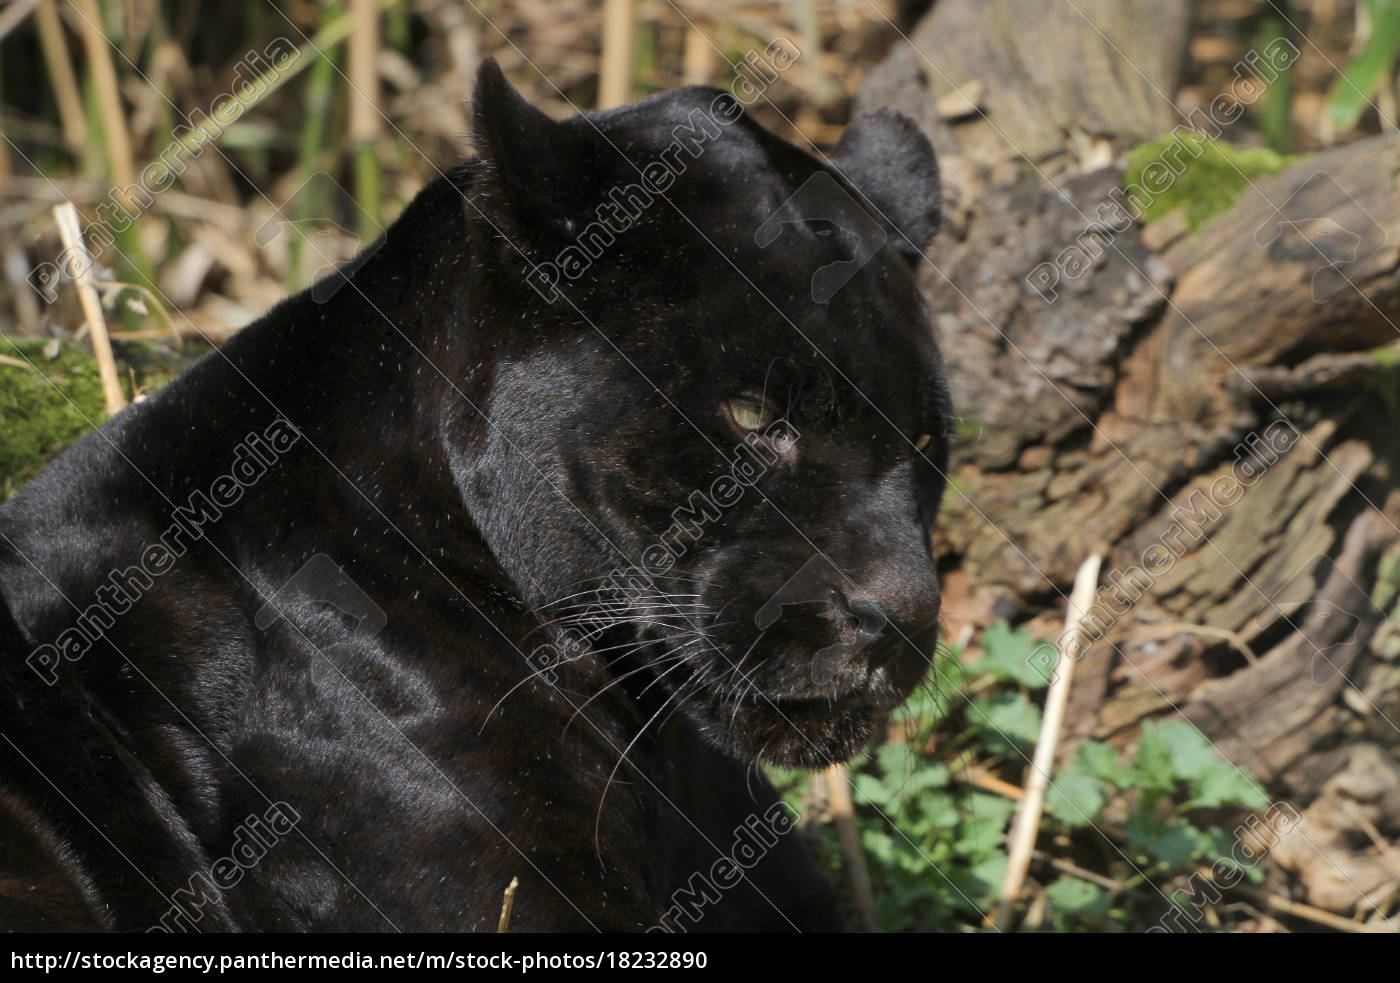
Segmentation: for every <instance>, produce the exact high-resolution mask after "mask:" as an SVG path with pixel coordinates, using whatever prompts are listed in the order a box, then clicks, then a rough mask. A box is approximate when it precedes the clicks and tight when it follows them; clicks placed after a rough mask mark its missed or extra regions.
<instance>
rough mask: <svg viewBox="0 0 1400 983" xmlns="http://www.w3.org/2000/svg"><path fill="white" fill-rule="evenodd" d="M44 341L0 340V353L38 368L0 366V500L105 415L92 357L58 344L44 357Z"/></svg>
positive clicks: (99, 421)
mask: <svg viewBox="0 0 1400 983" xmlns="http://www.w3.org/2000/svg"><path fill="white" fill-rule="evenodd" d="M44 344H45V343H44V342H43V341H41V340H31V339H20V338H3V339H0V354H3V355H7V356H8V357H10V358H16V359H20V360H21V361H24V360H26V359H27V360H28V361H30V362H32V363H34V365H35V366H36V367H37V368H38V371H35V370H34V369H32V368H29V367H27V366H26V367H23V368H21V367H19V366H16V365H11V364H10V363H9V362H5V363H3V364H0V421H3V426H0V500H2V499H6V498H9V497H10V496H11V495H13V494H14V493H15V492H16V491H17V490H18V489H19V487H20V485H22V484H24V483H25V482H26V481H28V480H29V479H30V478H32V477H34V475H36V474H38V473H39V471H40V469H42V468H43V466H44V465H45V464H47V463H48V462H49V460H50V459H51V458H53V457H54V456H55V455H56V454H58V453H59V452H60V451H62V450H63V449H64V448H65V447H67V446H68V445H69V444H71V443H72V442H73V441H75V440H77V439H78V438H79V437H81V436H82V435H83V434H85V433H87V432H88V431H89V430H91V429H92V424H94V423H95V424H99V425H100V424H101V423H102V421H104V420H105V419H107V416H106V414H105V413H104V412H103V411H102V383H101V382H100V381H99V379H98V377H97V363H96V362H95V361H94V360H93V358H92V356H91V355H90V354H88V353H86V352H83V351H81V350H79V349H78V348H75V347H74V346H71V345H64V346H62V347H61V348H60V349H59V354H58V357H57V358H55V359H53V360H49V359H47V358H45V357H44ZM45 377H47V378H45ZM50 380H52V384H50ZM70 400H71V402H70ZM85 415H86V417H87V419H84V416H85ZM89 420H90V421H91V423H89V422H88V421H89Z"/></svg>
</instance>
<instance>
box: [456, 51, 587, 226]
mask: <svg viewBox="0 0 1400 983" xmlns="http://www.w3.org/2000/svg"><path fill="white" fill-rule="evenodd" d="M588 137H589V134H588V133H587V132H586V131H585V130H583V129H581V128H580V127H577V126H573V127H571V126H568V125H566V124H564V123H556V122H555V121H554V120H552V119H550V118H549V117H548V116H546V115H545V114H544V113H542V112H540V111H539V110H538V109H536V108H535V107H534V106H532V105H530V104H529V103H528V102H526V101H525V99H524V98H523V97H522V96H521V95H520V93H519V92H516V91H515V89H514V88H513V87H512V86H511V84H510V83H509V82H508V81H506V77H505V74H504V73H502V71H501V67H500V66H499V65H497V64H496V61H495V59H494V58H487V59H486V60H484V61H483V62H482V63H481V68H480V69H479V70H478V71H477V76H476V91H475V92H474V93H473V94H472V142H473V144H474V145H475V149H476V154H477V158H478V167H477V175H476V178H475V179H474V187H473V192H472V194H471V200H472V203H473V205H474V206H475V207H471V206H469V208H468V211H469V212H470V213H471V214H470V215H469V219H470V220H471V221H472V222H473V224H474V225H475V224H480V225H483V226H485V228H484V231H485V232H488V233H489V232H491V231H493V230H494V231H495V232H497V233H499V234H501V235H503V236H506V237H507V238H509V239H511V240H512V241H514V240H516V239H517V238H519V239H521V240H523V241H522V242H521V245H522V246H523V245H527V244H530V245H541V244H543V242H542V240H544V239H547V238H549V237H550V236H551V234H556V233H567V230H568V229H569V227H570V226H571V223H572V221H573V220H576V219H577V218H579V217H580V216H581V215H582V214H583V213H584V211H585V209H586V206H587V202H588V200H589V196H590V186H591V183H592V182H590V181H589V174H590V170H591V165H593V164H594V163H595V162H596V159H597V150H596V147H594V146H593V144H594V143H596V141H595V140H590V139H588Z"/></svg>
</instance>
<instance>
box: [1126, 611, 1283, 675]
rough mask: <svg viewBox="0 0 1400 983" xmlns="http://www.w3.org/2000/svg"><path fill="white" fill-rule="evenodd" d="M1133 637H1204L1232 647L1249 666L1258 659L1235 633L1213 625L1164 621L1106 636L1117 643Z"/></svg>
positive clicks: (1246, 643) (1257, 662)
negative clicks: (1217, 639)
mask: <svg viewBox="0 0 1400 983" xmlns="http://www.w3.org/2000/svg"><path fill="white" fill-rule="evenodd" d="M1129 635H1134V636H1136V637H1138V638H1170V637H1171V636H1172V635H1204V636H1206V637H1207V638H1220V639H1224V640H1225V641H1227V642H1229V643H1230V644H1231V645H1232V646H1234V648H1235V650H1236V651H1237V652H1239V653H1240V655H1242V656H1244V661H1246V662H1248V663H1249V664H1250V665H1252V666H1254V665H1258V664H1259V657H1258V656H1257V655H1255V654H1254V650H1253V649H1252V648H1250V647H1249V643H1248V642H1246V641H1245V640H1244V637H1243V636H1242V635H1240V633H1239V632H1237V631H1231V630H1230V629H1228V628H1216V627H1214V626H1213V625H1193V624H1191V623H1190V622H1188V621H1164V622H1162V623H1160V624H1154V625H1147V626H1145V627H1144V626H1137V627H1133V628H1124V629H1123V630H1122V631H1117V632H1114V633H1113V634H1111V635H1109V636H1108V639H1109V641H1118V640H1121V639H1124V638H1127V637H1128V636H1129Z"/></svg>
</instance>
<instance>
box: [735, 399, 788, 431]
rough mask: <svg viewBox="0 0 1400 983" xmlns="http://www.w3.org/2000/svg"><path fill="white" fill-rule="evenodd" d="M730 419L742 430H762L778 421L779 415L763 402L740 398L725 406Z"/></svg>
mask: <svg viewBox="0 0 1400 983" xmlns="http://www.w3.org/2000/svg"><path fill="white" fill-rule="evenodd" d="M725 407H726V408H727V409H728V410H729V418H730V419H731V420H733V421H734V424H735V426H737V427H739V429H741V430H762V429H764V428H765V427H767V426H768V425H769V424H770V423H772V422H773V421H774V420H776V419H777V418H778V417H777V414H776V413H774V412H773V410H772V408H770V407H769V405H768V404H767V403H765V402H763V401H762V400H757V399H746V398H744V397H739V398H737V399H731V400H730V401H729V402H727V403H726V404H725Z"/></svg>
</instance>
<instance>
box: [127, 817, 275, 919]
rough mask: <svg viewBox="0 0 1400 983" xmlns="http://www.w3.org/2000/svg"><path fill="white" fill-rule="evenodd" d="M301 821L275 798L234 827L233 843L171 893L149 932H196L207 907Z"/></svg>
mask: <svg viewBox="0 0 1400 983" xmlns="http://www.w3.org/2000/svg"><path fill="white" fill-rule="evenodd" d="M299 822H301V816H299V815H298V814H297V811H296V810H295V809H293V808H292V807H291V806H290V805H288V804H287V803H285V802H274V803H273V804H272V805H270V806H268V808H267V810H266V811H265V812H264V813H263V814H262V815H261V816H259V815H258V814H257V813H254V814H253V815H251V816H249V817H248V818H247V819H245V820H243V822H242V823H240V824H239V825H238V826H237V828H235V829H234V831H233V845H232V846H231V847H230V848H229V851H228V853H227V854H225V855H224V856H222V857H220V858H219V859H217V860H215V861H214V862H213V863H212V864H210V865H209V867H208V869H207V870H198V871H195V872H194V873H193V874H191V875H190V879H189V881H188V883H187V884H186V886H185V887H182V888H180V889H178V890H176V891H175V892H174V893H172V894H171V895H170V908H169V910H167V911H166V912H165V914H163V915H161V916H160V921H159V922H158V923H157V924H155V925H152V926H151V927H150V928H149V929H147V930H146V931H147V932H168V933H169V932H195V931H198V928H197V927H196V923H197V922H198V921H199V920H200V919H201V918H203V917H204V909H205V908H206V907H208V906H209V904H211V903H212V902H216V901H218V900H219V899H220V897H221V896H222V894H223V893H224V892H225V891H231V890H233V889H234V888H235V887H237V886H238V885H239V883H240V882H241V881H242V880H243V878H244V877H246V876H247V874H248V872H249V871H250V870H252V869H253V868H254V867H256V866H257V865H258V864H259V863H260V862H262V859H263V858H264V857H266V856H267V854H268V851H269V850H271V849H272V848H273V847H275V846H276V845H277V844H278V843H279V842H281V841H282V840H284V839H286V838H287V836H288V835H289V834H290V833H291V832H292V830H294V829H296V825H297V823H299Z"/></svg>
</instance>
